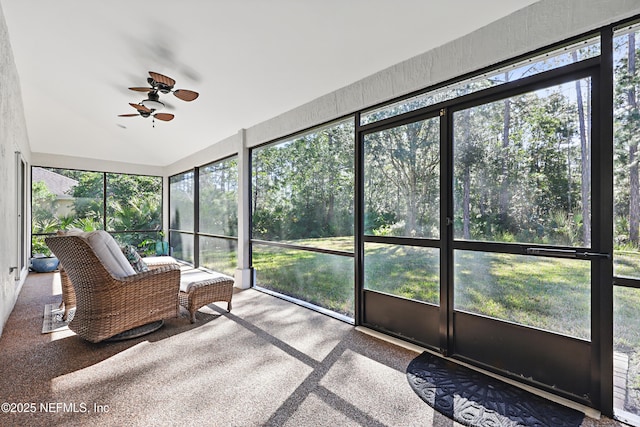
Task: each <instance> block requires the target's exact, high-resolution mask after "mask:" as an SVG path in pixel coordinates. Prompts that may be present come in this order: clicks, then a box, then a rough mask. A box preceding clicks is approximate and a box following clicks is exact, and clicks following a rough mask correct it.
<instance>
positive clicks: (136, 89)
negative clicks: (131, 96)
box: [129, 87, 153, 92]
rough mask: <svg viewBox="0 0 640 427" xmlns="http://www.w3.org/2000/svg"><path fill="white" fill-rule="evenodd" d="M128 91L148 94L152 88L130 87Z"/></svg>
mask: <svg viewBox="0 0 640 427" xmlns="http://www.w3.org/2000/svg"><path fill="white" fill-rule="evenodd" d="M129 90H135V91H136V92H150V91H152V90H153V88H150V87H130V88H129Z"/></svg>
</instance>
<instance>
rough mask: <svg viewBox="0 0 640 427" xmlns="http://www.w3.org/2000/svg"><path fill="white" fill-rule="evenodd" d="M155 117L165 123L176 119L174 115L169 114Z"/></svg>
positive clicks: (160, 114) (155, 115)
mask: <svg viewBox="0 0 640 427" xmlns="http://www.w3.org/2000/svg"><path fill="white" fill-rule="evenodd" d="M153 117H155V118H156V119H158V120H162V121H165V122H168V121H170V120H173V118H174V117H175V116H174V115H173V114H169V113H156V114H154V115H153Z"/></svg>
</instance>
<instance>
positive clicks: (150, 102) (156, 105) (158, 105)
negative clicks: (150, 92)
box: [141, 99, 164, 111]
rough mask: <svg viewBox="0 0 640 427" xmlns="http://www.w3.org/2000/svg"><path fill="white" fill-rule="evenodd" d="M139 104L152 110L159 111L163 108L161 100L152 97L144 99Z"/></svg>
mask: <svg viewBox="0 0 640 427" xmlns="http://www.w3.org/2000/svg"><path fill="white" fill-rule="evenodd" d="M141 104H142V105H144V106H145V107H147V108H148V109H150V110H152V111H160V110H162V109H163V108H164V104H163V103H162V102H160V101H157V100H154V99H145V100H144V101H142V102H141Z"/></svg>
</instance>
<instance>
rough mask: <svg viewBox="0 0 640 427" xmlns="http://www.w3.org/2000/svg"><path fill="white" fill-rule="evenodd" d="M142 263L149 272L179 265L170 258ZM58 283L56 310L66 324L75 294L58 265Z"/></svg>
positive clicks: (73, 303) (163, 257) (69, 281)
mask: <svg viewBox="0 0 640 427" xmlns="http://www.w3.org/2000/svg"><path fill="white" fill-rule="evenodd" d="M143 261H144V263H145V264H147V267H148V268H149V269H150V270H153V269H155V268H160V267H164V266H166V265H171V264H176V265H180V264H178V262H177V261H176V260H175V258H173V257H170V256H154V257H149V258H144V259H143ZM60 282H61V285H62V301H60V305H59V306H58V308H60V309H64V314H63V315H62V320H64V321H65V322H66V321H67V318H68V317H69V311H71V309H72V308H74V307H75V306H76V292H75V291H74V290H73V284H71V279H69V275H68V274H67V272H66V271H65V269H64V266H63V265H62V264H60Z"/></svg>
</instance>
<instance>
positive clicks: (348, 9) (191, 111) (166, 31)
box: [0, 0, 535, 166]
mask: <svg viewBox="0 0 640 427" xmlns="http://www.w3.org/2000/svg"><path fill="white" fill-rule="evenodd" d="M534 2H535V1H534V0H487V1H477V0H456V1H455V2H444V1H439V2H436V1H428V0H348V1H345V0H321V1H320V0H317V1H311V0H307V1H301V0H268V1H266V0H234V1H222V0H212V1H204V0H181V1H174V0H171V1H170V0H154V1H153V2H142V1H130V0H111V1H107V2H94V1H86V0H56V1H35V0H0V4H1V5H2V10H3V13H4V15H5V20H6V22H7V26H8V29H9V35H10V41H11V45H12V48H13V51H14V56H15V62H16V65H17V68H18V74H19V76H20V81H21V86H22V88H21V89H22V95H23V100H24V108H25V116H26V120H27V128H28V132H29V139H30V143H31V148H32V151H33V152H36V153H49V154H59V155H70V156H78V157H86V158H95V159H103V160H113V161H121V162H129V163H140V164H147V165H155V166H165V165H168V164H171V163H173V162H174V161H176V160H178V159H180V158H183V157H185V156H187V155H189V154H192V153H194V152H196V151H198V150H201V149H203V148H205V147H207V146H209V145H211V144H213V143H215V142H217V141H220V140H222V139H224V138H226V137H228V136H231V135H233V134H236V133H237V132H238V130H239V129H241V128H248V127H251V126H252V125H255V124H257V123H260V122H262V121H264V120H267V119H269V118H272V117H275V116H277V115H279V114H282V113H284V112H286V111H288V110H290V109H292V108H295V107H297V106H299V105H302V104H304V103H306V102H309V101H311V100H313V99H315V98H317V97H319V96H322V95H324V94H326V93H329V92H331V91H334V90H336V89H339V88H341V87H343V86H346V85H348V84H350V83H353V82H355V81H358V80H359V79H361V78H363V77H366V76H368V75H371V74H373V73H375V72H377V71H380V70H382V69H385V68H387V67H389V66H392V65H394V64H396V63H398V62H400V61H403V60H405V59H408V58H411V57H413V56H415V55H418V54H420V53H423V52H426V51H428V50H430V49H432V48H434V47H437V46H440V45H442V44H444V43H446V42H448V41H450V40H453V39H456V38H458V37H460V36H463V35H465V34H468V33H470V32H472V31H474V30H476V29H478V28H481V27H483V26H485V25H487V24H489V23H490V22H492V21H495V20H497V19H499V18H501V17H503V16H506V15H508V14H510V13H512V12H514V11H516V10H518V9H520V8H523V7H526V6H528V5H530V4H531V3H534ZM149 71H154V72H158V73H162V74H165V75H167V76H170V77H172V78H174V79H175V80H176V82H177V83H176V88H184V89H191V90H194V91H197V92H199V93H200V97H199V98H198V99H196V100H195V101H193V102H184V101H182V100H180V99H178V98H176V97H174V96H173V95H171V94H167V95H161V100H162V101H163V102H165V103H166V104H167V108H166V112H169V113H172V114H175V119H174V120H172V121H171V122H161V121H158V120H156V121H155V127H153V124H152V120H151V119H150V118H146V119H145V118H142V117H126V118H122V117H118V115H119V114H126V113H135V110H134V109H133V108H131V107H130V106H129V105H128V104H129V103H130V102H133V103H138V102H140V101H142V100H143V99H144V98H145V97H146V96H145V95H146V94H145V93H141V92H133V91H130V90H128V89H127V88H128V87H130V86H145V85H146V79H147V77H148V72H149Z"/></svg>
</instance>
